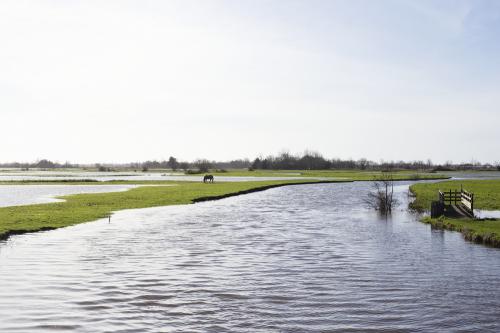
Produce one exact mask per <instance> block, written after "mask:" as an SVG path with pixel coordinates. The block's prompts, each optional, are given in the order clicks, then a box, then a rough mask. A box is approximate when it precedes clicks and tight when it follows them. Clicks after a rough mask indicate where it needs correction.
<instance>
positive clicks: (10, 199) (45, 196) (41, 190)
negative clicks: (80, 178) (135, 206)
mask: <svg viewBox="0 0 500 333" xmlns="http://www.w3.org/2000/svg"><path fill="white" fill-rule="evenodd" d="M135 187H137V185H0V207H8V206H21V205H31V204H40V203H49V202H58V201H64V200H62V199H57V198H56V197H59V196H65V195H70V194H79V193H105V192H121V191H127V190H129V189H131V188H135Z"/></svg>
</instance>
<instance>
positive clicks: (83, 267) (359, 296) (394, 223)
mask: <svg viewBox="0 0 500 333" xmlns="http://www.w3.org/2000/svg"><path fill="white" fill-rule="evenodd" d="M368 187H369V185H368V184H367V183H362V182H360V183H344V184H320V185H303V186H290V187H282V188H276V189H272V190H268V191H265V192H260V193H254V194H250V195H246V196H240V197H233V198H228V199H224V200H220V201H216V202H205V203H201V204H196V205H188V206H175V207H162V208H151V209H142V210H130V211H123V212H120V213H118V214H116V215H115V216H114V217H113V219H112V221H111V223H108V222H107V221H97V222H93V223H87V224H82V225H78V226H74V227H69V228H65V229H59V230H54V231H49V232H44V233H36V234H27V235H20V236H15V237H12V238H11V239H10V240H8V241H7V242H4V243H3V244H1V245H0V331H1V332H54V331H60V332H64V331H67V332H472V331H477V332H479V331H480V332H498V331H499V330H500V316H498V314H499V310H500V289H499V288H498V286H499V285H500V251H499V250H497V249H493V248H488V247H484V246H479V245H474V244H472V243H468V242H466V241H464V240H463V238H462V236H461V235H460V234H459V233H454V232H448V231H436V230H431V228H430V227H429V226H428V225H425V224H422V223H419V222H417V221H416V218H415V217H414V216H412V215H409V214H408V213H406V212H405V209H404V207H405V206H406V204H405V202H404V201H405V200H406V196H405V191H406V190H407V188H408V186H407V184H405V183H399V185H398V187H397V190H398V198H399V199H400V201H401V202H402V204H401V207H400V208H399V209H398V210H397V211H396V212H395V213H394V214H393V216H392V218H390V219H384V218H380V217H379V216H378V215H377V214H375V213H373V212H371V211H369V210H368V209H366V208H364V207H363V206H362V204H361V203H362V199H363V195H364V194H365V193H366V191H367V190H368Z"/></svg>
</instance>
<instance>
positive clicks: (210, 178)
mask: <svg viewBox="0 0 500 333" xmlns="http://www.w3.org/2000/svg"><path fill="white" fill-rule="evenodd" d="M203 182H204V183H206V182H209V183H213V182H214V176H213V175H205V177H203Z"/></svg>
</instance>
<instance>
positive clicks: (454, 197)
mask: <svg viewBox="0 0 500 333" xmlns="http://www.w3.org/2000/svg"><path fill="white" fill-rule="evenodd" d="M439 202H440V203H441V204H443V205H455V206H458V205H460V206H461V208H463V209H464V210H465V211H466V212H467V213H469V214H470V215H472V216H473V215H474V193H471V192H468V191H466V190H464V189H460V191H458V190H449V191H441V190H439Z"/></svg>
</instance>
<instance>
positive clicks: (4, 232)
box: [0, 180, 319, 239]
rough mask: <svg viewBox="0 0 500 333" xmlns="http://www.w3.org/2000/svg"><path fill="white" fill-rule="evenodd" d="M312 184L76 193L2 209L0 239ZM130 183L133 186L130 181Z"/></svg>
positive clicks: (235, 184)
mask: <svg viewBox="0 0 500 333" xmlns="http://www.w3.org/2000/svg"><path fill="white" fill-rule="evenodd" d="M311 183H319V181H315V180H311V181H304V180H293V181H268V182H261V181H259V182H226V183H214V184H203V183H192V182H163V183H161V184H164V185H171V186H144V187H138V188H134V189H131V190H128V191H125V192H113V193H92V194H76V195H69V196H64V197H60V198H62V199H65V200H66V201H64V202H57V203H48V204H38V205H26V206H14V207H2V208H0V239H6V238H7V237H8V236H10V235H12V234H19V233H25V232H32V231H40V230H49V229H55V228H60V227H66V226H70V225H75V224H79V223H83V222H89V221H94V220H97V219H100V218H104V217H107V216H109V215H110V214H111V213H112V212H115V211H118V210H123V209H133V208H147V207H156V206H168V205H179V204H189V203H193V202H197V201H204V200H209V199H219V198H223V197H228V196H232V195H238V194H243V193H249V192H255V191H261V190H264V189H268V188H272V187H278V186H285V185H298V184H311ZM113 184H116V182H113ZM127 184H131V183H130V182H127ZM149 184H150V183H149ZM161 184H158V185H161Z"/></svg>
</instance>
